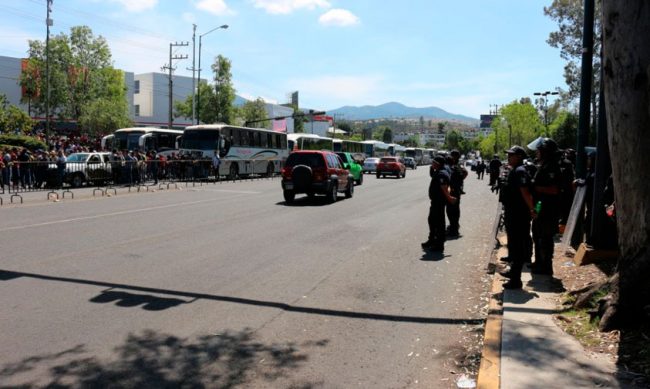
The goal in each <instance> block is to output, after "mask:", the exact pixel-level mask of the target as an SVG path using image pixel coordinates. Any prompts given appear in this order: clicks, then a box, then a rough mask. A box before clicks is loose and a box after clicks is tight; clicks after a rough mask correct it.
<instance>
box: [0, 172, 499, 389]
mask: <svg viewBox="0 0 650 389" xmlns="http://www.w3.org/2000/svg"><path fill="white" fill-rule="evenodd" d="M428 182H429V178H428V172H427V169H426V168H419V169H418V170H416V171H411V170H409V171H408V172H407V176H406V178H405V179H393V178H386V179H380V180H378V179H376V178H375V177H374V176H372V175H366V177H365V181H364V184H363V185H361V186H357V187H356V190H355V193H354V197H353V198H352V199H344V198H343V196H342V195H341V196H340V197H339V201H338V202H336V203H334V204H326V202H325V201H324V199H323V198H320V197H317V198H316V199H314V200H309V199H307V198H306V197H302V196H298V197H297V199H296V201H295V204H293V205H291V206H288V205H286V204H285V203H284V201H283V199H282V193H281V190H280V182H279V180H278V179H274V180H259V181H247V182H236V183H232V182H230V183H221V184H216V185H205V186H197V187H191V186H190V187H188V188H183V189H182V190H169V191H166V190H165V191H157V192H153V193H152V192H146V193H132V194H126V193H119V194H118V195H117V196H112V197H104V198H98V199H95V198H88V197H86V198H84V197H83V196H77V199H75V200H68V199H67V200H63V201H61V202H57V203H54V202H45V201H43V202H39V203H34V204H27V203H26V204H24V205H19V206H7V205H6V202H5V206H4V207H2V208H0V220H1V223H0V257H1V259H0V270H1V271H0V305H1V306H2V309H1V310H0V350H2V352H1V353H0V387H3V385H5V386H13V385H23V387H41V386H44V385H47V384H52V383H54V384H59V385H63V387H66V386H65V385H69V386H70V387H101V386H109V384H110V385H113V386H114V387H138V388H141V387H156V388H159V387H165V386H167V387H177V386H180V385H181V383H182V384H184V386H185V387H194V386H196V387H198V386H200V384H202V385H204V386H205V387H246V388H251V387H255V388H258V387H263V388H266V387H269V388H292V387H293V388H351V387H359V388H405V387H426V388H438V387H455V383H454V380H455V379H457V377H458V376H459V374H460V373H462V371H463V370H462V367H461V366H458V365H457V363H456V362H455V361H456V360H457V359H459V358H460V356H462V354H463V353H464V352H465V351H466V349H465V348H466V342H464V341H463V340H467V338H473V339H474V338H476V337H477V336H476V334H478V333H479V332H481V331H482V330H481V326H480V324H481V322H482V319H483V318H484V313H482V312H481V309H480V308H481V307H482V306H484V305H485V304H486V302H485V301H484V293H485V292H486V290H487V288H488V287H487V284H486V275H485V268H486V266H487V263H488V260H489V258H488V256H489V254H490V251H491V249H492V247H493V243H494V241H493V238H492V236H490V235H491V231H492V225H493V222H494V218H495V214H496V208H497V202H496V196H494V195H493V194H492V193H490V191H489V187H488V186H487V185H486V183H487V180H486V181H478V180H477V179H476V177H475V175H474V174H470V176H469V177H468V178H467V180H466V184H465V191H466V192H467V194H466V195H465V196H464V197H463V199H462V203H461V210H462V217H461V233H462V234H463V235H462V237H461V238H460V239H457V240H451V241H448V242H447V245H446V251H445V253H444V256H438V255H434V254H432V253H426V252H424V251H423V250H422V249H421V248H420V242H422V241H424V240H426V235H427V231H428V227H427V223H426V217H427V213H428V198H427V186H428ZM472 329H474V332H472ZM468 334H469V335H468Z"/></svg>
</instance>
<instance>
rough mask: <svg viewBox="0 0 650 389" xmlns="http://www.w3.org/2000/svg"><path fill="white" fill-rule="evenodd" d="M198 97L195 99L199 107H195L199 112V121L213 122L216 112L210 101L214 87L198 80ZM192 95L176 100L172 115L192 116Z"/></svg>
mask: <svg viewBox="0 0 650 389" xmlns="http://www.w3.org/2000/svg"><path fill="white" fill-rule="evenodd" d="M198 91H199V93H198V94H199V98H198V99H196V101H197V103H199V105H200V107H197V112H198V114H199V121H200V122H201V123H215V122H216V117H217V113H216V110H215V109H214V106H213V105H212V104H211V103H210V102H211V101H213V100H214V88H212V86H210V85H209V84H208V83H207V82H205V81H200V82H199V84H198ZM192 97H193V95H189V96H187V97H186V98H185V101H176V102H175V103H174V117H175V118H178V117H183V118H185V119H189V118H191V117H192Z"/></svg>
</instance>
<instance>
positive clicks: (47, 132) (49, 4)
mask: <svg viewBox="0 0 650 389" xmlns="http://www.w3.org/2000/svg"><path fill="white" fill-rule="evenodd" d="M50 12H52V0H47V18H46V19H45V25H46V26H47V33H46V35H45V85H46V89H47V92H46V94H45V139H46V140H45V141H46V142H48V141H49V139H48V138H49V137H50V26H51V25H52V24H53V22H52V19H50Z"/></svg>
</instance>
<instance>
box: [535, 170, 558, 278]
mask: <svg viewBox="0 0 650 389" xmlns="http://www.w3.org/2000/svg"><path fill="white" fill-rule="evenodd" d="M560 178H561V172H560V166H559V164H558V162H557V161H556V160H549V161H545V162H544V163H543V164H542V165H541V166H540V167H539V168H538V169H537V173H536V174H535V178H534V179H533V185H534V187H536V186H556V187H558V188H559V187H560ZM533 202H534V203H535V204H537V203H538V202H541V203H542V209H541V211H540V212H539V213H538V214H537V218H536V219H535V220H534V221H533V229H532V230H533V242H534V243H535V265H534V268H533V273H538V274H553V249H554V242H553V236H554V235H555V234H556V233H557V232H558V222H559V218H560V212H559V210H560V196H559V194H557V195H550V194H544V193H539V192H537V191H535V192H534V193H533Z"/></svg>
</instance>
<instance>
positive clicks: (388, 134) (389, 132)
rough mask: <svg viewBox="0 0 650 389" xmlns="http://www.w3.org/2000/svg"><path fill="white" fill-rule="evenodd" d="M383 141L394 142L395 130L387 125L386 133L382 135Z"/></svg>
mask: <svg viewBox="0 0 650 389" xmlns="http://www.w3.org/2000/svg"><path fill="white" fill-rule="evenodd" d="M381 141H382V142H384V143H393V130H391V129H390V128H388V127H386V129H385V130H384V134H383V135H382V137H381Z"/></svg>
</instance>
